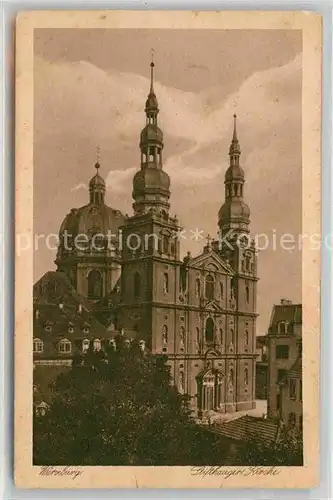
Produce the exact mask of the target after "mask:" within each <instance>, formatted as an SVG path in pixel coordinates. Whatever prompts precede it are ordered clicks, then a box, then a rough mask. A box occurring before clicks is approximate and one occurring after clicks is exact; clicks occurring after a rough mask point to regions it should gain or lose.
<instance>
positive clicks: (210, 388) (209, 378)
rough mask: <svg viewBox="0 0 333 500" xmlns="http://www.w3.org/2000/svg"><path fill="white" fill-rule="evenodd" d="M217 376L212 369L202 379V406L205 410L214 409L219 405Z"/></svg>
mask: <svg viewBox="0 0 333 500" xmlns="http://www.w3.org/2000/svg"><path fill="white" fill-rule="evenodd" d="M220 387H221V386H220ZM216 396H217V377H216V376H215V375H214V373H212V371H211V370H210V371H209V372H207V373H206V374H205V375H204V377H203V380H202V390H201V405H200V406H201V407H202V409H203V410H213V409H214V408H216V405H217V398H216Z"/></svg>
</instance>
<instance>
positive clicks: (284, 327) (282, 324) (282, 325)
mask: <svg viewBox="0 0 333 500" xmlns="http://www.w3.org/2000/svg"><path fill="white" fill-rule="evenodd" d="M278 333H279V335H285V334H286V333H287V323H286V322H285V321H280V323H279V325H278Z"/></svg>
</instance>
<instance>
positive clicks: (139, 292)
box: [34, 62, 258, 417]
mask: <svg viewBox="0 0 333 500" xmlns="http://www.w3.org/2000/svg"><path fill="white" fill-rule="evenodd" d="M153 73H154V63H153V62H152V63H151V86H150V91H149V95H148V98H147V101H146V105H145V115H146V124H145V126H144V128H143V130H142V132H141V135H140V158H141V164H140V169H139V170H138V171H137V172H136V174H135V175H134V178H133V192H132V197H133V214H132V215H130V216H126V217H125V216H123V215H122V214H121V212H119V211H117V210H114V209H112V208H110V207H108V206H107V205H106V204H105V191H106V186H105V182H104V180H103V178H102V177H101V176H100V174H99V168H100V165H99V163H97V164H96V169H97V173H96V175H95V176H94V177H93V178H92V179H91V181H90V184H89V196H90V198H89V203H88V204H87V205H85V206H84V207H81V208H79V209H72V210H71V212H70V213H69V214H68V215H67V216H66V217H65V219H64V221H63V223H62V225H61V228H60V233H59V248H58V253H57V258H56V261H55V262H56V265H57V272H56V273H53V274H54V275H55V276H56V275H57V273H58V275H59V276H60V275H61V276H62V279H63V280H67V282H68V283H69V286H70V287H72V289H73V291H74V292H75V294H76V299H75V300H77V301H78V302H80V304H79V305H78V307H79V308H80V315H82V307H83V306H82V304H84V309H85V310H87V311H88V310H89V311H90V318H92V317H93V319H94V322H95V323H96V324H98V325H99V326H100V332H99V334H98V335H99V337H101V336H103V335H104V341H107V342H112V338H113V336H114V335H115V334H116V333H117V332H118V333H119V332H121V333H123V334H124V335H126V336H127V337H129V338H137V339H140V340H141V341H143V342H144V345H145V347H146V349H147V350H149V351H150V352H152V353H160V354H165V355H167V356H168V363H169V365H170V369H171V374H172V377H173V380H174V383H175V384H176V386H177V388H178V390H179V391H180V392H182V393H186V394H188V395H189V396H191V402H192V407H193V409H194V410H195V411H196V413H197V415H198V416H199V417H204V416H206V415H208V414H209V413H210V412H234V411H242V410H247V409H253V408H254V407H255V360H256V317H257V314H256V297H257V292H256V287H257V280H258V278H257V257H256V252H255V247H254V242H253V240H252V239H251V236H250V232H249V225H250V210H249V207H248V206H247V205H246V203H245V201H244V184H245V177H244V171H243V169H242V168H241V166H240V155H241V151H240V145H239V141H238V138H237V131H236V116H234V132H233V137H232V141H231V145H230V149H229V158H230V165H229V167H228V169H227V171H226V173H225V183H224V184H225V200H224V203H223V204H222V206H221V208H220V210H219V212H218V227H219V235H220V238H219V240H217V241H213V240H212V239H210V238H207V244H206V245H205V246H204V248H203V250H202V252H201V253H200V254H199V255H197V256H192V255H191V254H190V253H189V252H188V253H187V255H186V257H184V258H183V259H181V250H180V241H179V240H180V238H179V234H180V232H181V230H182V228H181V225H180V222H179V221H178V219H177V218H176V217H173V216H171V215H170V203H169V199H170V194H171V193H170V189H171V182H170V178H169V176H168V174H167V173H166V172H165V171H164V170H163V147H164V144H163V132H162V130H161V129H160V128H159V126H158V113H159V107H158V101H157V97H156V95H155V92H154V85H153V80H154V74H153ZM110 233H112V238H111V244H110V236H109V235H110ZM82 234H83V235H86V237H85V238H83V239H82V241H80V242H79V244H78V241H77V240H75V238H76V236H78V235H82ZM224 240H226V241H227V242H228V243H225V241H224ZM74 241H75V244H74ZM92 241H93V243H94V245H91V243H92ZM42 280H43V278H41V280H40V282H41V281H42ZM56 281H57V279H56ZM36 285H38V284H36ZM36 285H35V287H36ZM37 288H38V287H37ZM37 288H36V299H35V304H36V305H35V310H36V308H38V307H42V306H41V305H38V304H40V303H41V302H42V296H43V293H42V292H38V291H37ZM39 288H41V285H39ZM79 297H82V300H81V301H80V298H79ZM75 300H74V302H75ZM63 307H64V306H63ZM63 307H62V309H63ZM62 312H63V311H62ZM77 315H78V314H77ZM74 318H75V314H74ZM55 321H56V320H55ZM73 321H74V322H75V319H73ZM88 323H89V321H88ZM36 324H37V323H36V314H35V325H36ZM96 324H95V326H96ZM85 328H86V330H85V333H84V334H82V335H81V336H79V339H77V338H76V339H73V343H72V341H71V340H70V341H69V343H70V344H71V345H72V344H73V346H74V345H75V346H76V347H75V348H76V349H81V348H82V349H83V344H82V345H81V343H82V342H83V341H84V342H86V346H87V343H89V338H87V337H89V335H88V334H87V332H89V331H90V330H89V325H88V326H87V321H86V322H85ZM102 329H103V331H104V334H103V331H102ZM41 330H43V326H39V336H41V335H42V333H40V332H41ZM63 335H64V336H65V335H66V332H63ZM91 335H93V331H90V336H91ZM67 336H68V335H67ZM60 337H61V335H60ZM60 337H59V338H60ZM38 340H40V339H38ZM90 341H92V342H94V339H93V338H91V339H90ZM60 342H61V340H60ZM53 345H54V344H53ZM96 345H97V344H96ZM98 345H99V348H100V346H101V344H98ZM71 353H72V350H70V351H69V352H68V357H70V354H71ZM35 354H36V353H34V356H35ZM48 356H50V354H49V355H48ZM35 357H36V356H35ZM39 357H42V353H41V352H39ZM54 357H55V358H57V357H59V352H58V353H57V354H56V353H54Z"/></svg>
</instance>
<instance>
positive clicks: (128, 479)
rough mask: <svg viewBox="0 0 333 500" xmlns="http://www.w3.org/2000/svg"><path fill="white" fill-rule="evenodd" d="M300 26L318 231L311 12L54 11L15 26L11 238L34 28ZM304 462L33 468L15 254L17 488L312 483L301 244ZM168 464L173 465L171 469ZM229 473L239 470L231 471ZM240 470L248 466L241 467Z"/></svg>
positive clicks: (27, 180) (310, 213) (307, 302)
mask: <svg viewBox="0 0 333 500" xmlns="http://www.w3.org/2000/svg"><path fill="white" fill-rule="evenodd" d="M140 27H142V28H158V29H166V28H169V29H170V28H173V29H297V30H302V33H303V66H302V68H303V80H302V85H303V95H302V131H303V141H302V142H303V146H302V148H303V151H302V154H303V165H302V168H303V177H302V190H303V207H302V211H303V234H320V232H321V226H320V208H321V65H322V49H321V48H322V19H321V16H319V15H317V14H315V13H309V12H256V11H252V12H232V11H224V12H202V11H201V12H191V11H183V12H181V11H177V12H176V11H174V12H173V11H164V12H163V13H161V12H160V11H90V12H89V11H81V12H80V11H56V12H51V11H48V12H37V11H35V12H22V13H20V14H19V15H18V18H17V22H16V48H17V53H16V131H15V134H16V137H15V139H16V147H15V149H16V150H15V156H16V166H15V169H16V171H15V172H16V173H15V176H16V186H15V197H16V200H15V209H16V214H15V224H16V234H22V233H24V234H26V235H27V236H28V237H30V238H32V236H33V39H34V36H33V35H34V28H140ZM302 272H303V279H302V287H303V288H302V302H303V353H304V358H303V387H304V390H303V393H304V396H303V398H304V402H303V404H304V459H305V465H304V466H303V467H280V468H277V472H278V474H277V475H259V476H258V475H253V474H249V473H247V472H246V471H245V473H244V474H242V473H241V472H239V473H238V474H237V475H232V476H230V477H229V478H228V479H225V478H223V477H222V476H219V475H206V476H205V477H202V476H197V475H193V474H191V468H190V467H83V468H82V474H80V475H79V476H78V477H77V478H75V479H72V478H71V477H68V476H61V477H60V476H58V477H57V476H43V475H42V476H41V475H39V472H40V470H41V468H40V467H36V466H33V465H32V444H31V442H32V363H33V360H32V349H31V346H32V327H33V314H32V286H33V250H32V249H31V250H29V251H25V252H23V253H22V254H21V255H16V257H15V419H14V420H15V421H14V428H15V445H14V449H15V483H16V485H17V486H18V487H23V488H35V487H38V488H311V487H315V486H316V485H317V483H318V481H319V394H320V383H319V372H320V370H319V359H320V350H319V348H320V249H315V250H314V249H311V248H310V242H309V238H305V239H304V242H303V261H302ZM170 469H171V470H170ZM228 469H234V470H235V472H236V469H238V470H239V469H240V468H237V467H228ZM244 469H246V468H244Z"/></svg>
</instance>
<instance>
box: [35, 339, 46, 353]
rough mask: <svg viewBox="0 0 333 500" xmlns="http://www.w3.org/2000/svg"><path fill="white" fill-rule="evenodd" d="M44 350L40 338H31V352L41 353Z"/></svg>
mask: <svg viewBox="0 0 333 500" xmlns="http://www.w3.org/2000/svg"><path fill="white" fill-rule="evenodd" d="M43 350H44V342H43V341H42V340H40V339H34V340H33V352H34V353H41V352H43Z"/></svg>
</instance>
